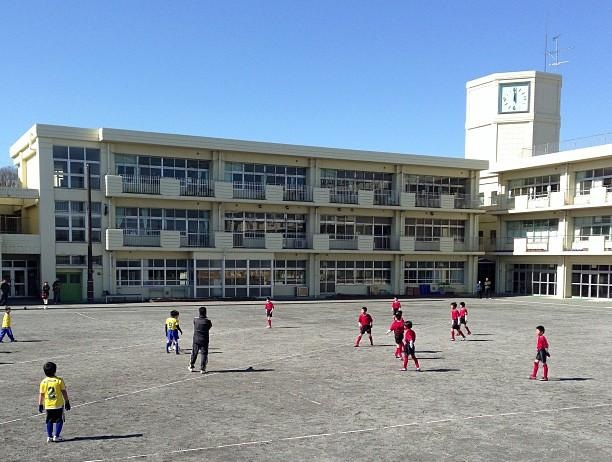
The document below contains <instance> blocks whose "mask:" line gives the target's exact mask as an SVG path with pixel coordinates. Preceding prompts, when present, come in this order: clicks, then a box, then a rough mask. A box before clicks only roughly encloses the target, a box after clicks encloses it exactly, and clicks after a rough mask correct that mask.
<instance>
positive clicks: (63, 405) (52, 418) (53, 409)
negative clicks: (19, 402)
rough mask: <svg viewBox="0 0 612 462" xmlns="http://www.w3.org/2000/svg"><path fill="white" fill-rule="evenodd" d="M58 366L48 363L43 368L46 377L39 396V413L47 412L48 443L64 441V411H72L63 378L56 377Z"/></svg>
mask: <svg viewBox="0 0 612 462" xmlns="http://www.w3.org/2000/svg"><path fill="white" fill-rule="evenodd" d="M56 370H57V366H56V365H55V363H52V362H48V363H45V365H44V366H43V371H44V372H45V375H46V377H45V378H44V379H43V380H42V382H40V387H39V392H40V394H39V395H38V412H39V413H40V414H42V413H43V411H44V410H46V411H47V419H46V421H45V422H46V424H47V443H50V442H52V441H53V442H54V443H57V442H59V441H63V438H62V437H61V436H60V434H61V432H62V427H63V426H64V409H66V410H67V411H69V410H70V401H69V400H68V392H67V391H66V384H65V383H64V381H63V380H62V378H61V377H57V376H56V375H55V371H56ZM53 424H55V435H53Z"/></svg>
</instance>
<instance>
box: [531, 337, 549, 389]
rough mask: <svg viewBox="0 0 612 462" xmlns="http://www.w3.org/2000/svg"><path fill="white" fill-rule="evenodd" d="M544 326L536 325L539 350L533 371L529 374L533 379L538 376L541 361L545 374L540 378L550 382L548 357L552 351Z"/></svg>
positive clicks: (537, 347)
mask: <svg viewBox="0 0 612 462" xmlns="http://www.w3.org/2000/svg"><path fill="white" fill-rule="evenodd" d="M544 332H545V331H544V326H538V327H536V336H537V343H536V349H537V350H538V351H537V353H536V357H535V361H534V362H533V372H532V373H531V375H530V376H529V378H530V379H531V380H535V379H536V378H537V376H538V366H539V365H540V362H541V363H542V368H543V369H544V376H543V377H542V378H541V379H540V380H541V381H542V382H548V364H546V358H548V357H550V353H548V340H546V337H545V336H544Z"/></svg>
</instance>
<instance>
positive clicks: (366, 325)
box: [355, 306, 374, 347]
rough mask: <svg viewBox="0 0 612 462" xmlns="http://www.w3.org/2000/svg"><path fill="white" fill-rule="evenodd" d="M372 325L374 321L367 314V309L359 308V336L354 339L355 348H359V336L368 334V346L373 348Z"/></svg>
mask: <svg viewBox="0 0 612 462" xmlns="http://www.w3.org/2000/svg"><path fill="white" fill-rule="evenodd" d="M373 324H374V320H373V319H372V316H370V314H369V313H368V308H367V307H365V306H364V307H362V308H361V314H360V315H359V335H358V336H357V338H356V339H355V346H356V347H358V346H359V342H361V336H362V335H363V334H366V333H367V334H368V337H370V345H372V346H374V341H373V340H372V325H373Z"/></svg>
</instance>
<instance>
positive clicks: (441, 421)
mask: <svg viewBox="0 0 612 462" xmlns="http://www.w3.org/2000/svg"><path fill="white" fill-rule="evenodd" d="M611 406H612V403H604V404H594V405H591V406H571V407H562V408H556V409H555V408H553V409H538V410H535V411H516V412H501V413H498V414H478V415H473V416H467V417H453V418H448V419H438V420H428V421H425V422H418V421H414V422H406V423H402V424H395V425H385V426H381V427H370V428H360V429H354V430H343V431H338V432H326V433H311V434H307V435H296V436H287V437H281V438H276V439H267V440H258V441H243V442H240V443H229V444H220V445H217V446H202V447H199V448H188V449H175V450H173V451H164V452H154V453H148V454H134V455H131V456H125V457H116V458H110V459H89V460H86V461H84V462H110V461H115V460H133V459H144V458H148V457H157V456H161V455H165V456H167V455H170V454H174V455H177V454H185V453H189V452H200V451H210V450H215V449H228V448H237V447H244V446H260V445H263V444H274V443H282V442H284V441H300V440H312V439H317V438H326V437H332V436H343V435H352V434H356V433H377V432H384V431H387V430H395V429H398V428H408V427H417V426H418V427H420V428H422V427H423V426H424V425H436V424H446V423H460V422H464V421H465V422H467V421H470V420H484V419H496V418H500V417H502V418H503V417H514V416H519V415H531V414H542V413H560V412H567V411H584V410H589V409H600V408H605V407H611Z"/></svg>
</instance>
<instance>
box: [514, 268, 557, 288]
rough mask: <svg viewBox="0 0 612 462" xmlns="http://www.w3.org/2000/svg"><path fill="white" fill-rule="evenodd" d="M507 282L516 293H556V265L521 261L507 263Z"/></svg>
mask: <svg viewBox="0 0 612 462" xmlns="http://www.w3.org/2000/svg"><path fill="white" fill-rule="evenodd" d="M507 274H508V284H507V286H506V287H509V288H511V292H512V293H513V294H516V295H556V294H557V265H548V264H531V263H521V264H514V265H509V267H508V272H507Z"/></svg>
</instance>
